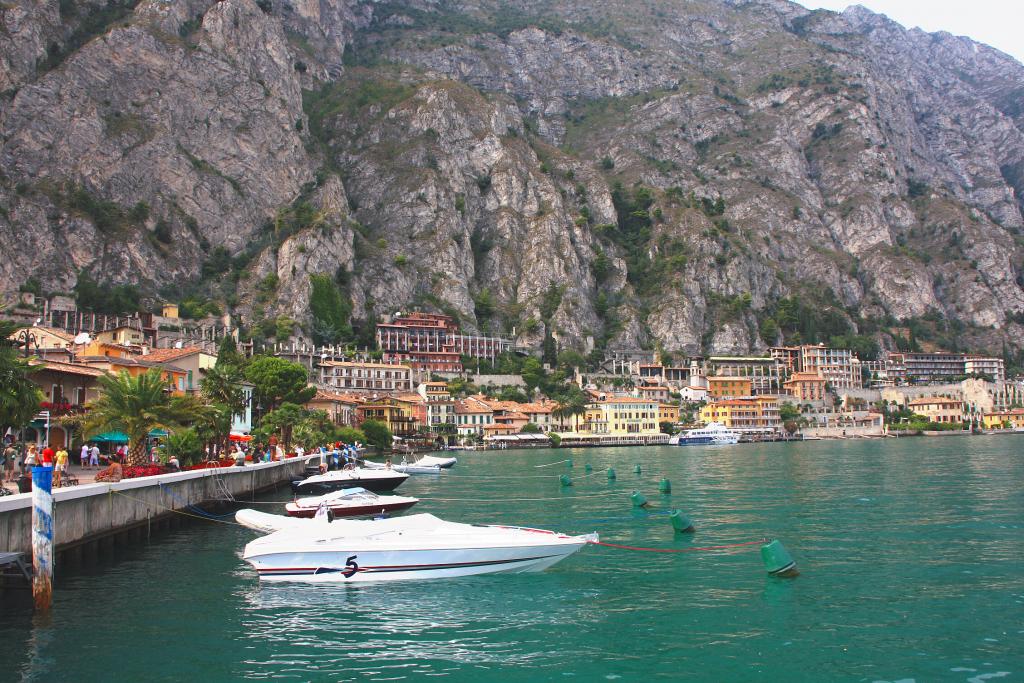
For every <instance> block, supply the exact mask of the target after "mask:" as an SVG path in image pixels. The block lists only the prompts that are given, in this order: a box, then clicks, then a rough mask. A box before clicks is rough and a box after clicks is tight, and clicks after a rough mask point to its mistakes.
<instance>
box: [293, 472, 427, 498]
mask: <svg viewBox="0 0 1024 683" xmlns="http://www.w3.org/2000/svg"><path fill="white" fill-rule="evenodd" d="M408 478H409V475H408V474H406V473H405V472H396V471H394V470H387V469H385V470H372V469H366V468H362V467H357V468H355V469H351V470H333V471H331V472H327V473H325V474H316V475H313V476H312V477H307V478H305V479H302V480H301V481H300V480H297V481H293V482H292V491H294V492H295V493H297V494H299V493H304V494H307V495H308V494H311V493H315V494H319V493H330V492H331V491H338V490H339V489H350V488H354V487H360V488H364V489H366V490H367V491H375V492H379V491H394V490H395V489H396V488H398V487H399V486H400V485H401V484H402V482H404V481H405V480H406V479H408Z"/></svg>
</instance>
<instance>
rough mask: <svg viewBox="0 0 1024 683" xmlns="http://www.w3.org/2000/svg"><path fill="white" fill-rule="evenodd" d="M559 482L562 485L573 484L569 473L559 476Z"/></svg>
mask: <svg viewBox="0 0 1024 683" xmlns="http://www.w3.org/2000/svg"><path fill="white" fill-rule="evenodd" d="M558 483H560V484H561V485H562V486H572V479H571V478H570V477H569V475H568V474H562V475H559V477H558Z"/></svg>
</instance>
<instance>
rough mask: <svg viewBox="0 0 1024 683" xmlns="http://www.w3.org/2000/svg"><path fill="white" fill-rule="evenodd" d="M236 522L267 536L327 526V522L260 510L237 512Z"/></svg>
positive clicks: (246, 509)
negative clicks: (320, 525) (282, 531)
mask: <svg viewBox="0 0 1024 683" xmlns="http://www.w3.org/2000/svg"><path fill="white" fill-rule="evenodd" d="M235 521H236V522H238V523H239V524H241V525H242V526H246V527H249V528H250V529H255V530H256V531H260V532H263V533H265V534H272V533H274V532H275V531H281V530H282V529H298V528H299V527H301V526H302V525H304V524H316V523H324V524H326V521H324V522H320V520H312V519H300V518H298V517H288V516H286V515H272V514H270V513H269V512H260V511H259V510H250V509H248V508H245V509H242V510H239V511H238V512H236V513H235Z"/></svg>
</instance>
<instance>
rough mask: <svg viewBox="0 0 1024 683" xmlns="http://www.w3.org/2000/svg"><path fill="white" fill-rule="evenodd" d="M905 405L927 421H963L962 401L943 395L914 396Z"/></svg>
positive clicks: (942, 422)
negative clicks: (914, 397)
mask: <svg viewBox="0 0 1024 683" xmlns="http://www.w3.org/2000/svg"><path fill="white" fill-rule="evenodd" d="M907 407H908V408H910V409H911V410H912V411H914V413H915V414H917V415H923V416H925V417H926V418H928V421H929V422H936V423H938V424H958V423H961V422H963V421H964V402H963V401H961V400H959V399H955V398H947V397H945V396H928V397H925V398H916V399H914V400H912V401H909V402H908V403H907Z"/></svg>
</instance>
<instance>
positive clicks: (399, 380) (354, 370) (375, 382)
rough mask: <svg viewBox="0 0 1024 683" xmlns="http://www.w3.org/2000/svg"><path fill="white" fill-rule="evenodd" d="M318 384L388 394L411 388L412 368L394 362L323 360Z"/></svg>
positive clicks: (344, 390)
mask: <svg viewBox="0 0 1024 683" xmlns="http://www.w3.org/2000/svg"><path fill="white" fill-rule="evenodd" d="M320 384H321V386H323V387H328V388H331V389H334V390H335V391H339V392H341V393H376V394H381V393H391V392H408V391H412V390H413V383H412V368H410V367H409V366H408V365H398V364H394V363H369V362H365V363H364V362H359V361H330V360H329V361H324V362H322V363H320Z"/></svg>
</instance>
